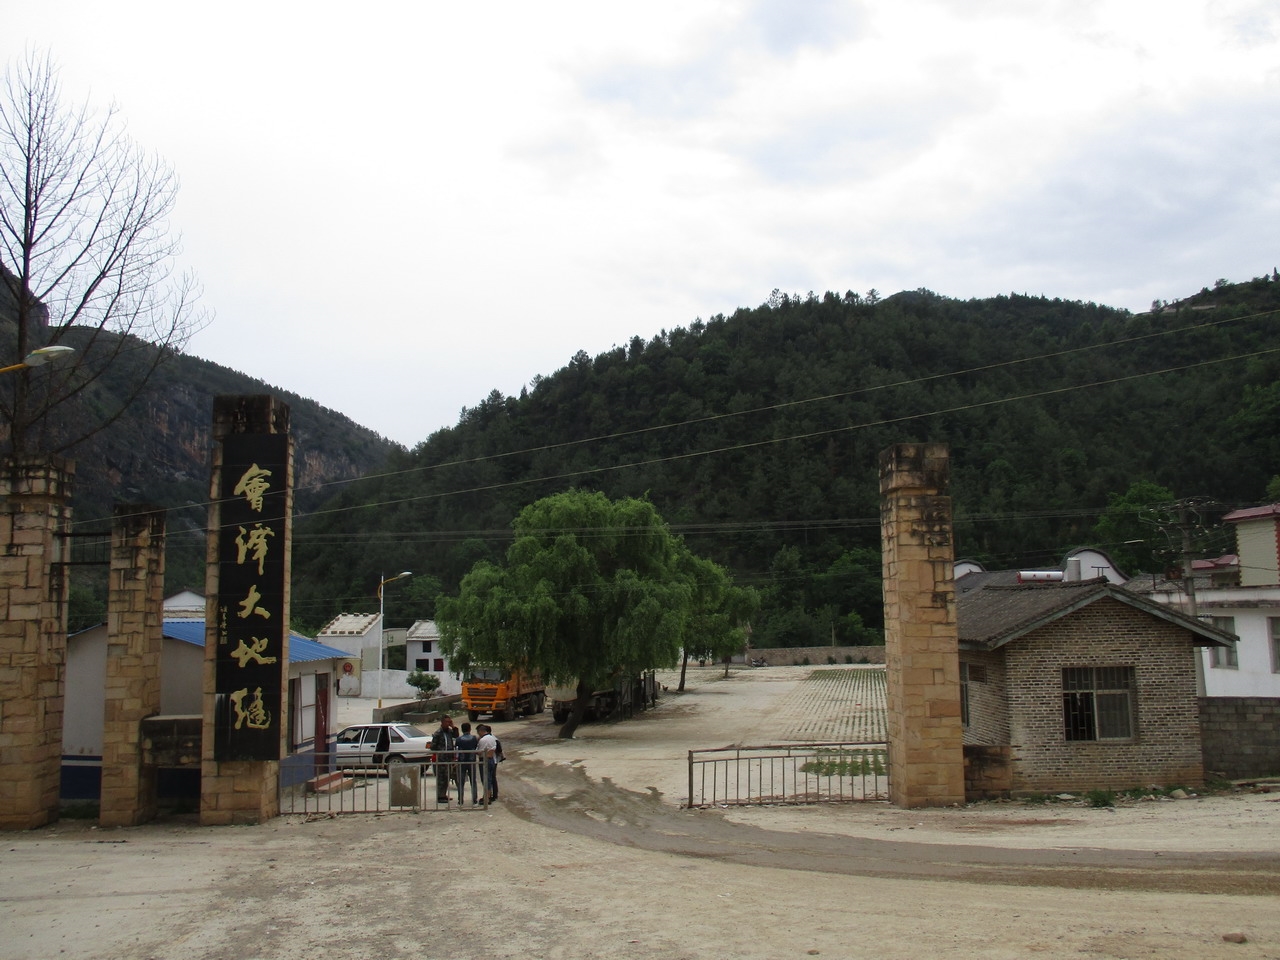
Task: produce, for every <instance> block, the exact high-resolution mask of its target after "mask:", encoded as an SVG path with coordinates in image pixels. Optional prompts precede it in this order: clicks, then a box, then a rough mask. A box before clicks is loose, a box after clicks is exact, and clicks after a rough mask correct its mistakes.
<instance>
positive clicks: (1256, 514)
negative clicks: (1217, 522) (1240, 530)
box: [1222, 503, 1280, 523]
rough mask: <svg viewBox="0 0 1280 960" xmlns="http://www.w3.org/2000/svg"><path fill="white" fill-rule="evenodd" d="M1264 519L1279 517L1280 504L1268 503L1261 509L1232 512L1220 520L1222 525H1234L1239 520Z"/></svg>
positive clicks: (1247, 508)
mask: <svg viewBox="0 0 1280 960" xmlns="http://www.w3.org/2000/svg"><path fill="white" fill-rule="evenodd" d="M1265 517H1280V503H1268V504H1266V505H1265V506H1261V507H1246V508H1245V509H1243V510H1232V511H1231V512H1230V513H1228V514H1227V515H1226V516H1224V517H1223V518H1222V520H1223V522H1224V523H1235V522H1237V521H1239V520H1260V519H1263V518H1265Z"/></svg>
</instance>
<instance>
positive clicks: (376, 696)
mask: <svg viewBox="0 0 1280 960" xmlns="http://www.w3.org/2000/svg"><path fill="white" fill-rule="evenodd" d="M403 632H404V631H402V630H387V631H386V632H385V634H384V633H383V630H382V617H381V616H380V615H379V614H376V613H340V614H338V615H337V616H336V617H334V618H333V619H332V620H330V621H329V623H327V624H326V625H325V628H324V629H323V630H321V631H320V632H319V633H318V634H316V642H317V643H323V644H325V645H327V646H330V647H336V648H337V649H339V650H342V651H344V652H345V653H347V654H348V655H349V657H348V659H347V660H345V661H343V662H342V663H340V664H339V671H340V672H339V680H338V696H340V697H362V698H364V699H366V700H370V699H372V700H416V699H417V697H418V691H417V690H415V689H414V688H413V687H411V686H409V684H407V683H406V682H405V678H406V677H408V676H409V672H408V671H407V670H388V669H386V659H385V657H386V651H385V649H384V648H383V646H382V644H383V642H384V641H385V642H388V643H390V642H392V641H394V640H395V639H396V635H397V634H398V633H403ZM406 662H408V663H409V664H410V665H412V663H413V661H412V660H408V661H406Z"/></svg>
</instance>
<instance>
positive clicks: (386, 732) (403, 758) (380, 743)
mask: <svg viewBox="0 0 1280 960" xmlns="http://www.w3.org/2000/svg"><path fill="white" fill-rule="evenodd" d="M334 747H335V750H336V756H337V765H338V767H339V768H342V767H381V766H385V765H389V764H393V763H429V762H430V761H431V753H432V751H431V737H429V736H428V735H427V734H425V733H423V732H422V731H421V730H419V729H418V728H417V727H415V726H413V725H411V724H408V723H361V724H356V725H355V726H353V727H347V728H346V729H345V730H343V731H342V732H340V733H339V734H338V737H337V740H336V741H335V743H334Z"/></svg>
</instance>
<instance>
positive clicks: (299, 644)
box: [164, 619, 351, 663]
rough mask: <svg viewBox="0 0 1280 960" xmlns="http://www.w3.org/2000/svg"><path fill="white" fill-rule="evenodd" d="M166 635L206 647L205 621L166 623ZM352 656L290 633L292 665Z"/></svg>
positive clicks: (189, 620) (172, 621)
mask: <svg viewBox="0 0 1280 960" xmlns="http://www.w3.org/2000/svg"><path fill="white" fill-rule="evenodd" d="M164 635H165V636H166V637H168V638H169V639H170V640H181V641H182V642H183V643H190V644H192V645H193V646H197V647H203V646H204V621H203V620H192V619H181V620H176V619H175V620H169V619H166V620H165V622H164ZM350 656H351V654H349V653H347V652H346V651H345V650H339V649H337V648H336V647H330V646H327V645H325V644H323V643H317V642H316V641H314V640H308V639H307V638H306V637H304V636H302V635H301V634H297V633H294V632H293V631H292V630H290V631H289V661H290V662H291V663H309V662H311V661H313V660H345V659H347V658H349V657H350Z"/></svg>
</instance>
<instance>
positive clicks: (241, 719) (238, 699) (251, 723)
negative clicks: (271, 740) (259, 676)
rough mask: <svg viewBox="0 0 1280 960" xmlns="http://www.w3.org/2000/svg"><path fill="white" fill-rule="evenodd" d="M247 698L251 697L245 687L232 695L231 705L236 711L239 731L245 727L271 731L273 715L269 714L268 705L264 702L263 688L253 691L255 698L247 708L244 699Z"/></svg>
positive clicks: (236, 726) (236, 725)
mask: <svg viewBox="0 0 1280 960" xmlns="http://www.w3.org/2000/svg"><path fill="white" fill-rule="evenodd" d="M247 696H249V688H248V687H243V688H241V689H239V690H237V691H235V692H234V693H233V694H231V705H232V706H233V707H235V709H236V723H235V728H236V729H237V730H239V729H240V728H241V727H242V726H244V727H249V728H250V729H252V730H270V729H271V714H269V713H267V707H266V704H264V703H263V702H262V688H261V687H258V688H257V689H255V690H254V691H253V697H252V698H251V699H250V700H249V705H248V706H247V707H246V706H245V705H244V699H245V697H247Z"/></svg>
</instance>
